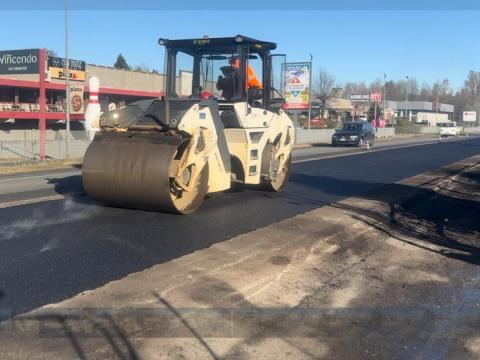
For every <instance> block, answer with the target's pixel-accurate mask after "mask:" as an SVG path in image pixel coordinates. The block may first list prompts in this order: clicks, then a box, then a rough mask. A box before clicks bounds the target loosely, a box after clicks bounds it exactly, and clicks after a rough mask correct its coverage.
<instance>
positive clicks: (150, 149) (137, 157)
mask: <svg viewBox="0 0 480 360" xmlns="http://www.w3.org/2000/svg"><path fill="white" fill-rule="evenodd" d="M185 141H188V139H185V138H182V137H180V136H170V135H164V134H156V133H149V134H141V133H136V134H132V133H122V132H112V133H103V134H102V133H100V134H98V135H97V136H96V137H95V139H94V141H93V142H92V143H91V144H90V146H89V148H88V149H87V152H86V154H85V157H84V161H83V167H82V180H83V186H84V188H85V191H86V193H87V194H88V196H90V197H91V198H93V199H94V200H96V201H98V202H101V203H104V204H107V205H113V206H118V207H127V208H135V209H147V210H160V211H168V212H180V213H189V212H191V211H190V210H192V211H194V210H195V209H190V208H191V207H192V205H195V204H192V202H195V200H196V197H198V196H201V197H202V200H203V197H204V196H205V194H204V193H203V194H201V192H203V187H205V192H206V183H205V182H206V179H205V176H199V182H200V183H201V185H202V184H203V183H205V186H203V185H202V186H201V190H200V194H198V196H191V199H189V198H188V196H184V198H183V199H182V201H180V202H178V201H177V200H176V199H175V196H174V195H172V191H171V179H170V178H169V172H170V167H171V164H172V161H173V160H174V158H175V155H176V153H177V149H178V148H179V146H180V145H181V144H182V143H183V142H185ZM196 189H198V187H197V188H196ZM194 195H195V194H194Z"/></svg>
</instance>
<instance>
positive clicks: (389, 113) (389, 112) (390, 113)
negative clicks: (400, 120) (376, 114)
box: [383, 109, 395, 121]
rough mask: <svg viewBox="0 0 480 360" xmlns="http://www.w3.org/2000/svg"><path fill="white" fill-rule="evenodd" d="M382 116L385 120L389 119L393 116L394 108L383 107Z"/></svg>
mask: <svg viewBox="0 0 480 360" xmlns="http://www.w3.org/2000/svg"><path fill="white" fill-rule="evenodd" d="M383 114H384V115H383V117H384V118H385V119H386V120H387V121H390V120H391V119H393V117H394V116H395V110H393V109H385V110H383Z"/></svg>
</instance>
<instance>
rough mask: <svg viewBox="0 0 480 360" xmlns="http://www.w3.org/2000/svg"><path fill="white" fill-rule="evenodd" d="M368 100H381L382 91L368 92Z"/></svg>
mask: <svg viewBox="0 0 480 360" xmlns="http://www.w3.org/2000/svg"><path fill="white" fill-rule="evenodd" d="M370 101H371V102H376V101H377V102H380V101H382V93H380V92H374V93H371V94H370Z"/></svg>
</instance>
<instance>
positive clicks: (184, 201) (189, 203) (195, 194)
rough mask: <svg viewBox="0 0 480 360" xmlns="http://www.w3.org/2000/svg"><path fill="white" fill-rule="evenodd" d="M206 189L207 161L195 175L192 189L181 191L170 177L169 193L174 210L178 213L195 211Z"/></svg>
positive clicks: (200, 203)
mask: <svg viewBox="0 0 480 360" xmlns="http://www.w3.org/2000/svg"><path fill="white" fill-rule="evenodd" d="M207 191H208V163H207V164H205V166H204V167H203V169H202V171H201V172H200V174H199V175H198V176H197V179H196V184H195V185H194V187H193V190H192V191H182V190H181V189H180V188H179V187H178V186H176V184H175V181H174V180H173V179H172V183H171V186H170V194H171V197H172V203H173V206H174V207H175V210H176V211H177V212H179V213H180V214H184V215H186V214H191V213H193V212H195V211H196V210H197V209H198V208H199V207H200V205H202V202H203V199H204V198H205V195H206V194H207Z"/></svg>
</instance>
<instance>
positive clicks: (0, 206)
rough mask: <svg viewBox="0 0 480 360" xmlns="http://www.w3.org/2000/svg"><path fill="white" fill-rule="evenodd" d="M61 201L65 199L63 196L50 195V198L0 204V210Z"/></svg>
mask: <svg viewBox="0 0 480 360" xmlns="http://www.w3.org/2000/svg"><path fill="white" fill-rule="evenodd" d="M63 199H65V197H64V196H63V195H50V196H44V197H39V198H34V199H25V200H18V201H10V202H5V203H1V204H0V209H4V208H8V207H14V206H23V205H29V204H37V203H41V202H47V201H53V200H63Z"/></svg>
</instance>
